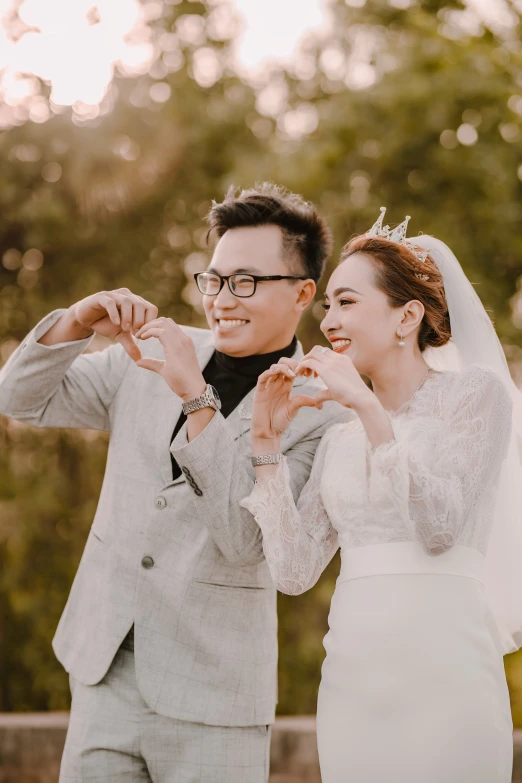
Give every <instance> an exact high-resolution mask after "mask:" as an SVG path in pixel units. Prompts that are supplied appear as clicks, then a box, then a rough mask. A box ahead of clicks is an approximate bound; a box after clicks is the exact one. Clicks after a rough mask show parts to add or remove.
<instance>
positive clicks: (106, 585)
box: [0, 184, 345, 783]
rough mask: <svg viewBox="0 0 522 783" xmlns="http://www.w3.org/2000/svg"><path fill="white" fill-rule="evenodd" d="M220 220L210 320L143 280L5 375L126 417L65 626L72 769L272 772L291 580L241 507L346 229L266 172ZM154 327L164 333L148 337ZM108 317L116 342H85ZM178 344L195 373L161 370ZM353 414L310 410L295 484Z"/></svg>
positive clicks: (120, 419)
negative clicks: (280, 576) (185, 320)
mask: <svg viewBox="0 0 522 783" xmlns="http://www.w3.org/2000/svg"><path fill="white" fill-rule="evenodd" d="M209 223H210V232H211V233H212V234H214V235H215V236H216V238H217V240H218V241H217V244H216V247H215V251H214V254H213V258H212V263H211V267H210V268H209V269H208V270H206V271H205V270H202V274H200V275H199V276H198V278H197V283H198V287H199V288H200V290H201V291H202V293H203V294H204V297H203V302H204V307H205V312H206V315H207V319H208V323H209V327H210V329H209V330H203V329H195V328H191V327H178V326H177V325H176V324H174V322H173V321H171V320H170V319H157V309H156V308H155V307H154V306H153V305H152V304H151V303H149V302H147V301H145V300H143V299H142V298H141V297H139V296H137V295H135V294H133V293H131V292H130V291H129V290H127V289H119V290H118V291H109V292H101V293H97V294H93V295H91V296H88V297H86V299H83V300H81V301H80V302H77V303H75V304H73V305H72V306H71V307H70V308H69V309H68V310H60V311H55V312H53V313H51V314H50V315H48V316H47V317H46V318H44V319H43V320H42V321H41V322H40V323H39V324H38V325H37V326H36V327H35V328H34V329H33V331H32V332H30V334H29V335H28V336H27V337H26V338H25V339H24V341H23V342H22V344H21V345H20V346H19V348H18V349H17V350H16V351H15V353H14V354H13V355H12V356H11V358H10V359H9V361H8V362H7V364H6V365H5V367H4V368H3V369H2V371H1V372H0V413H3V414H6V415H8V416H12V417H14V418H17V419H19V420H21V421H25V422H28V423H30V424H33V425H34V426H39V427H83V428H92V429H100V430H108V431H110V433H111V438H110V445H109V452H108V458H107V466H106V472H105V479H104V483H103V488H102V492H101V497H100V501H99V504H98V509H97V512H96V516H95V518H94V522H93V525H92V528H91V531H90V534H89V537H88V540H87V544H86V547H85V551H84V553H83V557H82V560H81V563H80V567H79V570H78V573H77V575H76V578H75V580H74V583H73V586H72V589H71V593H70V596H69V600H68V602H67V605H66V607H65V610H64V613H63V615H62V617H61V620H60V623H59V626H58V629H57V632H56V636H55V638H54V641H53V646H54V650H55V652H56V655H57V657H58V659H59V660H60V661H61V663H62V664H63V666H64V667H65V669H66V670H67V671H68V672H69V674H70V682H71V691H72V707H71V718H70V725H69V731H68V735H67V740H66V744H65V750H64V755H63V759H62V768H61V774H60V781H61V783H67V782H70V783H80V782H83V781H92V780H96V781H102V780H103V781H107V783H109V782H110V783H118V782H119V781H122V782H123V781H136V783H141V781H143V782H144V783H145V782H147V783H150V781H153V783H189V781H190V783H203V782H205V783H265V782H266V781H267V779H268V751H269V740H270V724H271V723H272V722H273V720H274V709H275V703H276V674H277V636H276V630H277V619H276V606H275V598H276V595H275V589H274V587H273V585H272V582H271V579H270V574H269V571H268V568H267V566H266V563H265V561H264V558H263V549H262V540H261V533H260V530H259V528H258V526H257V524H256V523H255V521H254V519H253V517H252V516H250V514H249V513H248V512H247V511H246V510H245V509H242V508H240V506H239V500H240V499H241V498H243V497H245V496H246V495H248V494H249V493H250V491H251V489H252V485H253V482H254V479H255V472H254V468H253V467H252V465H251V460H250V444H249V428H250V419H249V410H250V407H251V400H252V397H253V390H254V387H255V384H256V382H257V378H258V376H259V375H260V374H261V373H262V372H263V371H264V370H265V369H268V367H270V365H271V364H273V363H275V362H277V361H278V360H279V359H280V358H281V357H283V356H294V358H300V357H301V356H302V350H301V347H300V345H299V343H298V342H297V340H296V338H295V329H296V327H297V324H298V322H299V319H300V316H301V314H302V313H303V312H304V310H305V309H306V308H307V306H308V305H309V304H310V302H311V301H312V299H313V296H314V294H315V290H316V283H317V281H318V280H319V278H320V276H321V274H322V271H323V268H324V264H325V260H326V258H327V255H328V251H329V248H330V234H329V231H328V229H327V227H326V225H325V223H324V222H323V220H322V219H321V218H320V217H319V216H318V215H317V213H316V210H315V208H314V207H313V206H312V205H310V204H308V203H305V202H304V201H303V200H302V199H301V198H300V197H299V196H296V195H293V194H289V193H287V192H286V191H284V190H283V189H281V188H278V187H276V186H273V185H267V184H265V185H262V186H260V187H259V188H257V189H252V190H247V191H243V192H241V193H240V194H239V195H235V194H234V193H233V192H232V191H230V192H229V193H228V195H227V196H226V198H225V200H224V201H223V202H222V203H221V204H214V205H213V207H212V209H211V211H210V214H209ZM147 324H150V329H152V330H153V331H154V334H153V335H152V338H153V339H147V340H143V341H135V340H134V339H133V335H134V334H136V333H137V332H138V331H139V330H140V329H141V328H142V327H144V326H145V329H143V330H142V333H144V336H147V332H146V329H147ZM95 332H97V333H100V334H103V335H105V336H108V337H112V338H114V339H115V340H116V344H115V345H113V346H111V347H110V348H108V349H106V350H103V351H100V352H96V353H90V354H84V353H83V351H84V350H85V348H86V347H87V345H88V343H89V340H90V338H91V336H92V334H93V333H95ZM138 346H139V347H138ZM166 354H170V355H174V356H175V358H176V362H175V363H174V364H175V365H176V366H177V367H178V368H179V370H180V371H179V372H177V373H175V376H176V377H169V378H167V377H164V378H162V377H161V375H165V373H166V369H165V368H166V364H165V362H164V356H165V355H166ZM168 364H169V366H170V367H172V366H173V363H172V362H169V363H168ZM150 370H154V372H150ZM165 381H167V382H165ZM295 386H296V387H297V388H296V393H300V394H306V395H309V396H313V395H314V394H315V393H316V392H317V390H318V388H319V387H318V385H317V382H316V381H313V380H311V379H305V378H298V379H296V382H295ZM344 417H345V410H344V409H343V408H341V407H340V406H337V404H336V403H328V404H326V405H325V406H324V408H323V410H318V409H316V408H313V407H312V408H306V409H305V410H302V411H300V413H299V414H298V416H297V417H296V419H295V420H294V421H293V422H292V424H291V426H290V428H289V429H288V431H287V433H286V436H285V438H284V440H283V444H282V449H283V450H284V451H285V452H286V455H287V457H288V464H289V468H290V473H291V478H292V484H293V490H294V494H295V496H296V497H297V496H298V495H299V493H300V491H301V489H302V487H303V485H304V483H305V482H306V480H307V478H308V475H309V472H310V468H311V464H312V461H313V457H314V452H315V450H316V447H317V445H318V442H319V440H320V438H321V436H322V434H323V433H324V431H325V430H326V429H327V428H328V426H330V425H331V424H332V423H334V422H336V421H339V420H340V419H342V418H344Z"/></svg>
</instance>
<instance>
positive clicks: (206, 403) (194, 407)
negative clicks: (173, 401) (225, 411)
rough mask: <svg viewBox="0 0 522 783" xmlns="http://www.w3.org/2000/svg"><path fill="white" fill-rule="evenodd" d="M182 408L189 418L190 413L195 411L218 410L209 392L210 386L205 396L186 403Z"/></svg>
mask: <svg viewBox="0 0 522 783" xmlns="http://www.w3.org/2000/svg"><path fill="white" fill-rule="evenodd" d="M181 407H182V409H183V413H184V414H185V416H187V415H188V414H189V413H194V411H199V410H201V408H213V409H214V410H218V405H217V404H216V401H215V400H214V398H213V397H212V394H210V393H209V391H208V385H207V389H206V390H205V393H204V394H202V395H201V396H200V397H194V399H193V400H188V401H187V402H184V403H183V405H182V406H181Z"/></svg>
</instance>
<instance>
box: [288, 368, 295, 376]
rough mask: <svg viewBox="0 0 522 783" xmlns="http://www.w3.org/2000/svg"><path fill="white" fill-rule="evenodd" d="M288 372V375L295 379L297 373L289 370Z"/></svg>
mask: <svg viewBox="0 0 522 783" xmlns="http://www.w3.org/2000/svg"><path fill="white" fill-rule="evenodd" d="M287 372H288V375H290V377H291V378H295V372H294V371H293V370H291V369H290V368H288V370H287Z"/></svg>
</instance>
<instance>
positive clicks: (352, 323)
mask: <svg viewBox="0 0 522 783" xmlns="http://www.w3.org/2000/svg"><path fill="white" fill-rule="evenodd" d="M374 276H375V267H374V265H373V263H372V262H371V260H370V259H369V258H368V256H367V255H366V254H364V253H354V255H352V256H350V257H349V258H347V259H346V261H343V262H342V263H341V264H340V265H339V266H338V267H337V269H336V270H335V272H334V273H333V274H332V276H331V278H330V280H329V282H328V286H327V288H326V294H325V304H324V308H325V311H326V315H325V317H324V319H323V321H322V322H321V331H322V332H323V334H324V335H325V337H326V338H327V339H328V340H329V341H330V343H331V344H332V348H333V350H334V351H336V352H338V353H344V354H346V355H347V356H349V357H350V358H351V360H352V361H353V363H354V365H355V367H356V369H357V370H358V372H359V373H361V375H366V376H368V377H370V378H371V377H372V376H373V370H374V368H378V367H382V363H383V361H386V362H388V361H389V359H390V356H391V355H393V354H394V353H397V351H400V350H401V347H400V346H399V344H398V343H399V338H398V336H397V334H398V332H399V331H400V329H401V320H402V317H403V314H404V308H392V307H391V306H390V304H389V303H388V298H387V296H386V294H385V293H384V292H383V291H380V290H379V289H378V288H376V286H375V282H374ZM410 339H411V338H410Z"/></svg>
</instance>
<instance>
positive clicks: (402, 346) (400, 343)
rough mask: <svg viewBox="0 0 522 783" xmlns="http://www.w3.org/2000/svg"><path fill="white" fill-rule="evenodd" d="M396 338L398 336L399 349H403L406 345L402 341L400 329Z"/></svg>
mask: <svg viewBox="0 0 522 783" xmlns="http://www.w3.org/2000/svg"><path fill="white" fill-rule="evenodd" d="M398 336H399V345H400V347H401V348H404V346H405V345H406V343H405V342H404V340H403V339H402V329H400V330H399V335H398Z"/></svg>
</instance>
